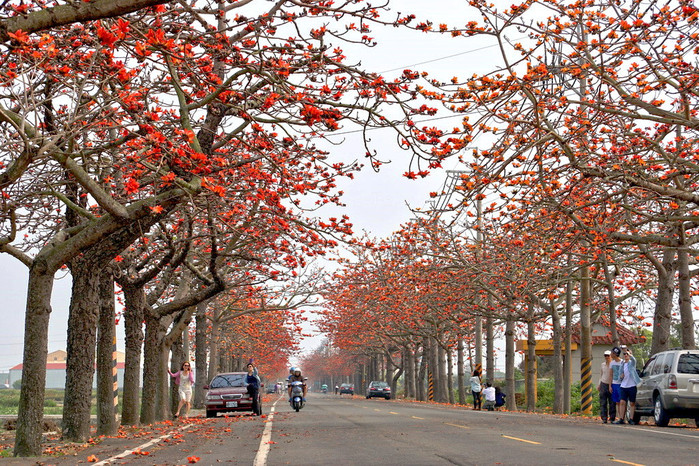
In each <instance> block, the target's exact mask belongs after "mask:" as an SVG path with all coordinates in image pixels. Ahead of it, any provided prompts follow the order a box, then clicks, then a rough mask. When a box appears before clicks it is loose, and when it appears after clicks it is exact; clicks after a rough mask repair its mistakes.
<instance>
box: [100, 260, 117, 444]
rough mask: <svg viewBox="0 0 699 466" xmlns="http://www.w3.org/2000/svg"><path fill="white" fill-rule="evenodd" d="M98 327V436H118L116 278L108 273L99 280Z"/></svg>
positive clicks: (103, 274)
mask: <svg viewBox="0 0 699 466" xmlns="http://www.w3.org/2000/svg"><path fill="white" fill-rule="evenodd" d="M99 298H100V301H99V302H100V307H99V322H98V327H97V435H114V434H116V433H117V419H116V405H115V404H114V403H115V401H116V398H115V397H116V396H117V393H116V392H115V389H116V382H117V381H116V360H115V359H114V358H115V357H116V354H115V353H114V351H115V350H116V348H115V346H116V328H115V322H114V320H115V318H116V316H115V314H114V278H113V275H112V273H111V271H109V270H107V271H105V272H103V273H102V274H101V276H100V288H99Z"/></svg>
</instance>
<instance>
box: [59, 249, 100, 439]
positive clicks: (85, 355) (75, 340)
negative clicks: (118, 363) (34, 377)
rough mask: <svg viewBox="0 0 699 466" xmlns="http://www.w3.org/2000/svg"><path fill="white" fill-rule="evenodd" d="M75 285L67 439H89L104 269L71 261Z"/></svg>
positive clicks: (64, 424)
mask: <svg viewBox="0 0 699 466" xmlns="http://www.w3.org/2000/svg"><path fill="white" fill-rule="evenodd" d="M70 268H71V275H72V277H73V288H72V291H71V300H70V311H69V316H68V344H67V348H66V352H67V353H68V356H67V358H66V388H65V398H64V402H63V422H62V430H63V439H64V440H69V441H73V442H85V441H87V439H89V438H90V407H91V402H92V381H93V378H94V375H95V345H96V343H97V316H98V315H99V284H100V273H96V271H97V270H100V269H99V267H98V264H96V263H95V262H93V261H86V260H84V259H76V260H74V261H73V262H72V263H71V266H70Z"/></svg>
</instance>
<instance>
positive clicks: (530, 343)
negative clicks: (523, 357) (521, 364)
mask: <svg viewBox="0 0 699 466" xmlns="http://www.w3.org/2000/svg"><path fill="white" fill-rule="evenodd" d="M527 361H528V364H527V374H526V377H527V380H526V384H527V411H536V374H537V370H536V330H535V327H534V322H533V321H531V320H530V321H529V322H527Z"/></svg>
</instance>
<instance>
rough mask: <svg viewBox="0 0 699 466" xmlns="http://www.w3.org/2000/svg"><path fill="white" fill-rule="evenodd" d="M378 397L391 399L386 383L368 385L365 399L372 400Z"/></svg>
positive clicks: (376, 382) (389, 388)
mask: <svg viewBox="0 0 699 466" xmlns="http://www.w3.org/2000/svg"><path fill="white" fill-rule="evenodd" d="M375 396H378V397H380V398H386V399H387V400H390V399H391V387H390V386H389V385H388V384H387V383H386V382H380V381H373V382H371V383H370V384H369V387H368V388H367V389H366V398H367V400H368V399H369V398H373V397H375Z"/></svg>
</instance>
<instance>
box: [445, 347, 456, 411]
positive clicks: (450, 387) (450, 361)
mask: <svg viewBox="0 0 699 466" xmlns="http://www.w3.org/2000/svg"><path fill="white" fill-rule="evenodd" d="M447 394H448V395H449V403H451V404H454V403H455V400H454V355H453V351H452V349H451V348H447Z"/></svg>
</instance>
